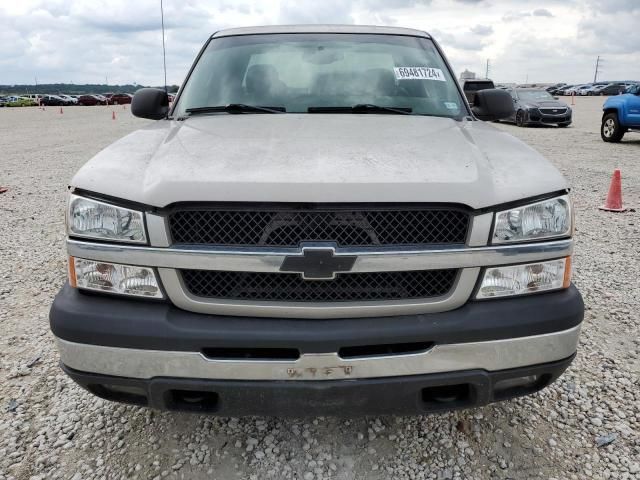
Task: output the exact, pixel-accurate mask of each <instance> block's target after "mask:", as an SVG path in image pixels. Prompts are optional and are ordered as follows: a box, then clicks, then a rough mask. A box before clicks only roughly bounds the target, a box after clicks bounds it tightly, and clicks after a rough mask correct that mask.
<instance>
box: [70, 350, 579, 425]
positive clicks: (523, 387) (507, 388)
mask: <svg viewBox="0 0 640 480" xmlns="http://www.w3.org/2000/svg"><path fill="white" fill-rule="evenodd" d="M572 360H573V357H570V358H567V359H565V360H561V361H557V362H553V363H547V364H543V365H535V366H529V367H523V368H514V369H510V370H502V371H496V372H487V371H484V370H468V371H462V372H450V373H438V374H429V375H412V376H404V377H388V378H375V379H358V380H334V381H326V380H325V381H303V382H301V381H229V380H225V381H220V380H199V379H182V378H153V379H150V380H140V379H132V378H123V377H113V376H106V375H96V374H91V373H83V372H79V371H76V370H72V369H69V368H67V367H65V366H64V365H63V369H64V370H65V372H66V373H67V374H68V375H69V376H70V377H71V378H72V379H73V380H74V381H75V382H77V383H78V384H80V385H81V386H83V387H84V388H86V389H87V390H89V391H90V392H92V393H93V394H95V395H97V396H99V397H102V398H105V399H107V400H112V401H119V402H124V403H131V404H137V405H141V406H149V407H152V408H157V409H162V410H173V411H187V412H195V413H206V414H211V415H224V416H246V415H274V416H296V417H302V416H313V415H336V416H342V415H345V416H361V415H388V414H395V415H403V414H406V415H415V414H422V413H430V412H439V411H446V410H455V409H461V408H470V407H476V406H480V405H486V404H488V403H491V402H496V401H501V400H507V399H509V398H514V397H518V396H522V395H528V394H531V393H534V392H536V391H538V390H541V389H542V388H544V387H546V386H547V385H549V384H550V383H552V382H553V381H555V380H556V379H557V378H558V377H559V376H560V375H561V374H562V372H564V370H565V369H566V368H567V367H568V366H569V364H570V363H571V361H572Z"/></svg>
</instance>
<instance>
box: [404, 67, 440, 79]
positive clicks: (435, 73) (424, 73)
mask: <svg viewBox="0 0 640 480" xmlns="http://www.w3.org/2000/svg"><path fill="white" fill-rule="evenodd" d="M393 70H394V72H395V74H396V79H397V80H437V81H439V82H446V81H447V79H446V78H445V77H444V73H442V70H440V69H439V68H431V67H395V68H394V69H393Z"/></svg>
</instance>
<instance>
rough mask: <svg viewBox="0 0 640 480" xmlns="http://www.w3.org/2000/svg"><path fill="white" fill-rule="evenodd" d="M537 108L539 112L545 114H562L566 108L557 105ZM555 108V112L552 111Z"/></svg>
mask: <svg viewBox="0 0 640 480" xmlns="http://www.w3.org/2000/svg"><path fill="white" fill-rule="evenodd" d="M538 110H540V113H544V114H545V115H562V114H564V113H567V109H566V108H564V107H557V108H539V109H538ZM554 110H555V112H554Z"/></svg>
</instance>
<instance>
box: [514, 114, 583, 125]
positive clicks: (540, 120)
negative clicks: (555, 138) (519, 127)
mask: <svg viewBox="0 0 640 480" xmlns="http://www.w3.org/2000/svg"><path fill="white" fill-rule="evenodd" d="M571 121H572V119H571V114H568V115H546V114H544V113H539V112H531V111H529V112H528V113H527V116H526V119H525V124H527V125H554V124H556V125H569V124H570V123H571Z"/></svg>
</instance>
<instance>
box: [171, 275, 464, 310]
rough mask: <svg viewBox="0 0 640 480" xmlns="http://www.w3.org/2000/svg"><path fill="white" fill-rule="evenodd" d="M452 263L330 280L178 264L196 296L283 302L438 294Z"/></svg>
mask: <svg viewBox="0 0 640 480" xmlns="http://www.w3.org/2000/svg"><path fill="white" fill-rule="evenodd" d="M457 273H458V270H457V269H443V270H419V271H403V272H367V273H342V274H338V275H337V276H336V278H335V279H334V280H304V279H303V278H302V277H301V276H300V275H299V274H297V273H261V272H229V271H214V270H181V274H182V279H183V282H184V285H185V287H186V289H187V290H188V291H189V292H190V293H191V294H192V295H194V296H196V297H203V298H216V299H226V300H250V301H282V302H348V301H381V300H405V299H416V298H433V297H441V296H443V295H446V294H447V293H449V291H450V290H451V288H453V285H454V283H455V280H456V277H457Z"/></svg>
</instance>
